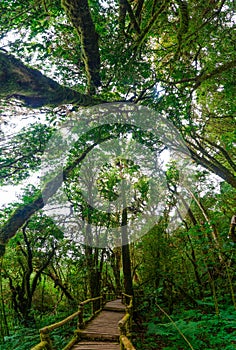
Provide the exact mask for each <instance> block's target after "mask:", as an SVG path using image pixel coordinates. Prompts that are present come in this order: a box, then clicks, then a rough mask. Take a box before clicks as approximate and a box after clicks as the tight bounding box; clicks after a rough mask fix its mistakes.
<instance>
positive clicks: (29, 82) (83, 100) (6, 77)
mask: <svg viewBox="0 0 236 350" xmlns="http://www.w3.org/2000/svg"><path fill="white" fill-rule="evenodd" d="M0 81H1V84H0V98H2V99H10V98H15V99H19V100H21V101H23V102H24V104H25V105H26V106H28V107H31V108H39V107H42V106H46V105H47V106H48V105H49V106H52V107H56V106H59V105H62V104H69V103H73V104H78V105H80V106H90V105H94V104H97V103H100V102H101V101H98V100H96V99H95V98H93V97H91V96H88V95H84V94H81V93H79V92H78V91H75V90H72V89H70V88H67V87H63V86H61V85H60V84H58V83H57V82H55V81H54V80H52V79H50V78H48V77H46V76H44V75H43V74H42V73H40V72H39V71H38V70H36V69H33V68H30V67H27V66H26V65H24V64H23V63H22V62H21V61H20V60H18V59H16V58H15V57H14V56H12V55H9V54H7V53H4V52H1V51H0Z"/></svg>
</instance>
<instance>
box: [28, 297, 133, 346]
mask: <svg viewBox="0 0 236 350" xmlns="http://www.w3.org/2000/svg"><path fill="white" fill-rule="evenodd" d="M109 299H110V297H109V296H108V295H105V296H99V297H96V298H92V299H88V300H85V301H83V302H81V303H80V304H79V309H78V311H76V312H75V313H73V314H72V315H70V316H68V317H67V318H65V319H64V320H62V321H60V322H57V323H54V324H52V325H49V326H46V327H44V328H42V329H40V331H39V332H40V339H41V341H40V343H38V344H37V345H36V346H34V347H33V348H31V350H54V347H53V344H52V340H51V338H50V332H52V331H53V330H55V329H57V328H60V327H62V326H64V325H65V324H67V323H68V322H71V321H72V320H74V319H76V318H77V320H78V321H77V329H76V330H75V332H74V337H73V338H72V339H71V341H70V342H69V343H68V344H67V345H66V346H65V347H64V348H63V349H62V350H69V349H72V348H73V346H74V345H75V344H77V343H78V341H79V340H78V339H79V335H80V334H81V332H82V330H84V329H85V328H86V325H87V323H88V322H89V321H91V320H92V319H94V318H95V317H96V316H97V315H98V314H99V313H100V312H101V311H102V310H103V308H104V306H105V304H106V303H107V301H108V300H109ZM113 300H114V298H113ZM121 301H122V303H123V304H124V306H125V315H124V316H123V318H122V319H121V320H120V321H119V322H118V325H117V327H118V328H119V332H120V336H119V341H120V350H135V348H134V346H133V345H132V343H131V341H130V340H129V337H131V328H132V318H133V297H132V296H129V295H127V294H124V293H123V294H122V298H121ZM89 304H90V305H91V316H90V317H89V318H87V319H86V318H85V316H84V308H85V306H87V305H89ZM108 304H109V303H108ZM116 322H117V321H116ZM57 350H58V349H57Z"/></svg>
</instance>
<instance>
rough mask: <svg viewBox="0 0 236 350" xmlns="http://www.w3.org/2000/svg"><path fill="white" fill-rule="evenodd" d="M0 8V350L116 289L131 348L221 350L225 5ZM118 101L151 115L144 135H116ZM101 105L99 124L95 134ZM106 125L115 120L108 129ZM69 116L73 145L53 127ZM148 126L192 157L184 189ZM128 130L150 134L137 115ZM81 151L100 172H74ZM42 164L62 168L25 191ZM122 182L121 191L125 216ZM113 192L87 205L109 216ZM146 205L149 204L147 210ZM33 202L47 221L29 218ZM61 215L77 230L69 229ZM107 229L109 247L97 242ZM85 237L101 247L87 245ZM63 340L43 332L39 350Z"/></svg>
mask: <svg viewBox="0 0 236 350" xmlns="http://www.w3.org/2000/svg"><path fill="white" fill-rule="evenodd" d="M0 12H1V19H0V144H1V149H0V186H1V192H0V196H1V197H4V198H3V199H4V201H5V200H6V198H5V197H6V196H5V194H6V193H7V192H6V191H9V188H10V191H14V190H15V188H17V186H18V185H20V186H21V187H23V188H24V189H23V190H22V191H21V194H20V195H19V196H18V198H17V199H16V200H13V202H12V203H11V200H9V201H8V204H3V206H2V208H1V212H0V224H1V227H0V257H1V261H0V270H1V277H0V337H1V344H0V349H13V348H14V349H17V350H21V349H25V350H26V349H29V348H30V347H31V346H33V345H34V344H35V343H36V342H37V341H35V339H36V338H35V334H36V333H37V331H36V329H38V328H40V327H42V326H44V325H46V324H50V323H52V322H54V321H56V320H59V319H61V318H62V317H64V316H65V313H64V312H63V310H65V309H66V310H68V312H67V314H69V313H72V312H73V311H74V310H75V308H76V305H77V304H78V302H79V301H81V300H84V299H86V298H87V297H90V296H92V297H93V296H97V295H99V294H100V293H102V292H107V291H109V292H114V293H117V294H119V293H120V292H121V290H124V291H126V292H127V293H131V294H133V293H134V294H135V295H136V300H137V310H136V313H135V315H134V316H135V321H136V335H135V337H134V342H135V345H136V347H137V349H145V348H146V349H155V350H156V349H157V348H159V349H166V350H167V349H185V348H186V349H189V348H191V349H219V348H224V349H228V350H231V349H233V348H235V346H236V339H235V336H234V334H235V330H236V323H235V316H236V315H235V309H236V298H235V290H236V273H235V262H236V256H235V244H236V221H235V223H234V222H233V223H231V218H232V217H233V216H234V215H235V214H236V212H235V207H236V162H235V156H236V154H235V144H236V128H235V125H236V123H235V104H234V96H235V40H234V35H233V34H234V33H233V26H234V19H235V14H234V4H233V2H232V1H230V0H208V1H203V0H199V1H196V0H173V1H170V0H161V1H156V0H108V1H101V0H100V1H99V0H89V1H88V0H81V1H77V0H62V1H59V0H24V1H20V0H2V1H1V2H0ZM111 103H113V104H111ZM120 103H123V105H122V106H127V109H129V108H141V107H142V108H144V107H145V108H148V110H150V111H153V112H154V114H153V115H155V118H154V119H153V125H151V127H152V131H153V130H154V131H158V132H157V135H154V133H153V132H150V128H149V129H148V130H146V131H144V128H143V129H142V128H141V127H139V126H138V127H137V126H136V125H135V118H134V117H133V124H132V123H129V124H126V125H122V124H121V123H120V119H119V120H118V112H117V111H116V110H118V108H117V106H120V105H119V104H120ZM110 105H111V106H115V107H114V108H113V107H112V108H113V109H112V110H110V112H109V113H110V115H109V113H108V119H106V120H107V122H106V123H104V125H99V126H97V124H96V120H99V118H101V115H99V113H100V112H101V111H103V112H104V111H106V109H109V107H107V106H110ZM92 106H98V107H97V109H96V107H95V108H91V107H92ZM129 106H135V107H129ZM125 108H126V107H125ZM125 108H124V109H122V113H123V114H125V113H127V115H130V114H131V115H132V112H130V111H131V109H130V110H129V112H127V111H126V110H125ZM86 113H87V114H86ZM104 113H105V112H104ZM116 113H117V114H116ZM122 113H121V114H122ZM84 115H86V118H85V119H83V116H84ZM114 115H115V116H117V122H116V123H114V122H113V123H110V124H109V121H110V120H109V118H110V117H111V118H114ZM76 118H77V119H79V122H80V124H76V123H75V124H73V125H72V126H70V128H71V129H70V131H71V130H72V131H73V132H72V134H73V136H74V135H75V134H76V133H78V134H80V137H79V139H78V140H77V141H76V142H74V144H73V142H72V141H73V140H70V139H69V138H68V139H66V140H65V139H63V138H60V136H59V135H58V134H57V130H58V129H59V130H60V128H61V127H62V126H64V125H68V124H66V123H71V121H73V122H74V121H75V120H76ZM96 118H97V119H96ZM163 120H165V123H166V125H171V127H170V128H169V129H168V128H167V130H168V133H171V132H170V130H171V131H173V133H176V135H178V137H179V138H180V139H181V142H182V144H183V145H184V146H183V147H182V151H183V159H184V160H185V157H186V155H187V157H188V158H189V159H190V160H191V161H190V162H191V172H190V174H189V182H188V183H187V182H185V183H184V186H183V182H182V183H181V173H180V168H183V167H185V163H184V161H183V163H181V162H179V160H178V159H174V160H173V159H172V160H170V161H169V159H167V160H165V161H164V160H163V159H165V158H168V152H167V153H166V149H167V148H168V147H167V145H166V144H165V142H164V141H163V140H165V138H166V139H167V138H168V137H167V135H166V133H165V129H161V126H160V125H161V124H162V123H163ZM143 121H144V123H143V124H142V125H143V126H144V125H147V126H148V125H149V124H148V123H149V120H148V117H147V118H146V119H145V118H143ZM145 123H146V124H145ZM159 128H160V129H159ZM82 130H86V132H85V133H84V134H82ZM160 130H162V131H160ZM72 134H71V135H72ZM160 135H161V136H162V137H160ZM156 136H158V137H156ZM178 137H176V138H178ZM71 139H73V137H71ZM50 140H53V142H54V144H53V147H54V148H51V149H50V151H51V153H50V152H49V153H47V152H48V148H50V147H51V146H50ZM113 140H118V143H117V144H116V148H117V149H119V148H122V147H121V144H122V142H123V143H126V145H129V146H130V147H131V148H132V147H133V144H134V142H137V143H138V144H139V145H140V147H137V155H136V157H135V156H134V157H133V158H132V159H126V158H125V156H124V155H123V156H122V157H121V156H120V157H118V156H117V154H116V155H115V156H114V157H113V159H110V158H109V159H108V158H106V157H107V154H108V153H109V152H110V155H111V154H112V153H111V149H109V152H108V151H107V150H106V149H103V148H102V146H103V144H106V142H110V141H113ZM124 140H125V141H124ZM171 141H173V145H172V146H173V147H174V146H175V145H176V144H175V138H173V139H172V140H171ZM70 142H72V146H73V147H71V149H70V153H69V156H68V158H66V157H64V152H65V149H67V148H68V145H69V144H70ZM142 147H146V148H147V149H148V150H151V152H153V153H152V154H154V152H155V155H159V156H160V157H161V161H162V162H163V164H164V165H163V168H162V169H161V170H160V165H159V168H158V171H160V174H162V175H161V176H162V177H160V183H157V184H155V186H154V187H152V193H151V194H150V193H149V192H150V191H149V190H150V186H151V184H152V181H151V180H152V176H151V175H153V173H152V172H154V170H153V169H154V168H152V169H151V170H152V172H151V171H150V169H149V172H147V173H146V174H143V172H142V168H141V167H140V166H139V165H137V164H136V160H137V159H138V157H139V158H140V159H143V158H145V157H146V158H145V161H143V163H145V164H148V163H150V158H149V157H150V156H148V157H147V156H146V155H145V154H144V153H143V154H142V149H143V148H142ZM138 148H140V149H141V151H140V150H138ZM94 149H95V150H96V151H100V157H101V160H102V162H101V164H102V166H101V168H100V169H98V165H100V163H99V162H98V161H97V162H95V163H94V164H95V165H94V166H91V161H90V162H89V158H88V155H89V154H90V153H92V151H94ZM134 149H135V148H134ZM138 151H139V152H140V155H139V153H138ZM135 152H136V151H135ZM48 154H49V157H48V158H49V160H50V161H48V162H47V163H45V155H48ZM96 154H97V153H96ZM133 154H134V151H133ZM64 158H65V159H64ZM86 160H88V161H87V163H86ZM83 161H84V162H83ZM82 162H83V166H84V169H86V170H83V171H84V173H85V176H84V177H82V176H81V168H82V165H81V164H82ZM42 164H44V167H45V168H47V169H49V170H51V169H54V167H56V166H59V167H60V168H61V169H62V170H61V172H60V173H59V174H55V173H54V172H53V171H51V172H49V173H50V174H49V175H46V176H45V177H43V184H42V183H41V185H40V184H39V183H38V171H39V169H41V168H40V167H41V165H42ZM45 164H47V165H46V166H45ZM86 166H87V168H86ZM47 169H46V170H47ZM32 174H34V177H33V180H32V177H30V176H31V175H32ZM35 177H36V178H37V180H35ZM27 179H28V181H29V183H26V182H25V180H27ZM190 180H191V181H190ZM161 182H162V183H161ZM92 183H96V185H97V189H98V192H99V193H100V197H99V199H98V197H94V193H93V192H92V190H91V188H92ZM128 183H129V184H131V186H132V188H133V189H134V191H133V192H132V194H131V195H130V197H131V201H130V205H129V206H128V207H125V204H126V200H127V198H128V192H129V190H128V188H129V187H128V185H127V184H128ZM163 183H164V184H165V186H166V188H165V191H163V190H162V187H161V186H162V185H163ZM189 183H191V186H190V185H188V184H189ZM5 186H11V187H5ZM181 186H182V188H181ZM183 187H184V188H183ZM60 188H63V190H64V192H63V195H62V194H61V192H60ZM85 188H86V190H87V194H86V196H85V195H84V191H85ZM180 189H181V190H180ZM90 190H91V191H90ZM161 191H162V192H161ZM120 193H121V196H120ZM163 193H164V194H163ZM161 194H162V196H161ZM63 196H66V200H67V207H66V209H67V211H66V212H65V213H64V212H63V210H62V208H63V205H64V204H63V203H64V202H63V201H64V200H65V197H63ZM119 196H120V199H121V202H119V204H118V206H117V207H118V211H116V212H115V213H111V212H110V211H109V210H107V212H106V213H105V212H102V211H99V210H98V209H97V207H96V205H98V204H99V201H102V200H104V201H107V203H109V205H108V206H109V208H112V207H113V206H114V203H115V201H117V199H118V198H119ZM94 198H95V199H94ZM150 198H151V199H152V204H153V203H155V204H156V206H155V205H152V206H149V207H148V205H147V203H148V201H149V200H150ZM153 198H154V199H153ZM159 202H161V203H162V212H161V213H159V212H158V208H159V207H158V205H159ZM180 203H181V205H180ZM46 204H48V205H49V209H50V210H51V211H52V212H53V215H47V214H48V213H47V212H46V213H45V211H43V209H44V207H45V205H46ZM122 205H123V207H122ZM179 205H180V207H181V208H184V209H185V210H184V211H181V210H179ZM124 207H125V208H124ZM50 210H49V212H50ZM157 212H158V215H157ZM74 213H76V215H77V217H78V218H79V220H77V221H76V222H75V223H74V222H72V224H68V222H69V221H68V217H70V215H72V214H74ZM145 215H146V216H149V217H150V216H153V217H154V218H156V220H155V224H154V225H152V227H148V230H147V231H148V232H147V234H146V235H144V236H142V235H137V237H138V238H137V240H136V241H134V240H132V242H129V240H128V231H127V229H126V226H127V225H128V223H129V222H132V221H133V222H135V219H134V218H138V219H139V218H145ZM142 220H144V219H140V221H139V222H140V223H141V221H142ZM58 223H60V225H59V226H58ZM70 223H71V221H70ZM91 223H93V224H94V223H95V224H96V229H95V231H92V228H91V225H90V224H91ZM101 227H103V229H102V228H101ZM114 227H115V228H116V229H117V231H118V232H119V234H120V236H119V237H118V238H117V242H122V244H121V246H120V244H117V245H116V246H115V247H114V246H111V245H109V244H108V243H110V241H109V239H107V237H109V235H107V232H108V231H109V230H110V229H111V228H114ZM139 229H140V226H139V225H137V226H136V230H137V231H139ZM119 230H120V231H119ZM99 235H100V236H101V235H104V237H105V241H106V244H105V245H104V244H103V245H101V244H98V243H97V244H94V241H95V240H96V239H97V237H99ZM141 236H142V237H141ZM97 242H98V241H97ZM140 295H141V297H140ZM69 333H70V330H67V329H65V330H64V331H63V334H62V333H60V334H57V333H55V336H54V342H55V343H54V346H55V347H57V346H58V345H57V344H60V343H62V341H63V344H64V341H66V340H67V338H68V336H69ZM26 334H27V335H26ZM62 337H63V340H62Z"/></svg>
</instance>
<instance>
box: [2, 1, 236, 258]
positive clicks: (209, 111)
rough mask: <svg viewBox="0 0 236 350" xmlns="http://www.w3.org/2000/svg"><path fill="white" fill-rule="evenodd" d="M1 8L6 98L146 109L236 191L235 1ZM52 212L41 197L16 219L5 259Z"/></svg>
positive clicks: (7, 229)
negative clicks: (32, 222) (28, 225)
mask: <svg viewBox="0 0 236 350" xmlns="http://www.w3.org/2000/svg"><path fill="white" fill-rule="evenodd" d="M0 11H1V14H2V16H1V38H2V41H1V43H2V49H1V52H0V79H1V85H0V96H1V98H2V99H5V100H9V99H12V98H14V99H18V100H20V101H22V102H23V103H24V104H25V105H27V106H29V107H31V108H32V107H33V108H39V107H42V106H53V107H55V106H59V105H60V104H68V103H69V104H73V106H74V109H76V108H78V106H88V105H89V106H91V105H93V104H96V103H99V101H106V102H113V101H120V100H123V101H129V102H133V103H136V104H145V105H147V106H149V107H150V108H153V109H155V110H157V111H159V112H160V113H164V114H165V115H166V118H167V119H168V120H170V121H171V122H172V123H173V124H174V125H175V127H176V128H177V129H178V130H179V132H180V133H181V135H182V136H183V138H184V140H185V142H186V146H187V148H188V149H189V152H190V154H191V156H192V158H193V160H194V161H195V162H196V163H198V164H200V165H202V166H203V167H205V168H207V169H208V170H210V171H211V172H213V173H215V174H217V175H218V176H220V177H221V178H222V179H224V180H225V181H226V182H228V183H229V184H230V185H231V186H233V187H236V179H235V147H234V144H235V132H234V129H235V119H234V106H233V96H234V90H233V89H234V80H235V79H234V72H235V70H234V69H235V56H234V40H233V34H232V33H233V15H234V11H233V4H232V2H231V1H229V0H217V1H208V2H207V3H206V2H205V1H203V0H200V1H195V0H189V1H182V0H176V1H168V0H162V1H160V2H157V1H155V0H153V1H145V0H144V1H133V2H129V1H124V0H120V1H114V2H110V3H109V4H105V3H99V2H98V1H97V0H92V1H90V2H88V1H86V0H83V1H80V2H78V1H74V0H65V1H62V3H60V2H59V1H58V0H55V1H41V0H39V1H35V0H27V1H24V2H23V3H22V2H21V1H19V0H17V1H13V0H5V1H2V2H1V4H0ZM31 67H34V68H31ZM39 71H40V72H39ZM91 95H93V96H91ZM219 129H220V130H221V135H219V133H218V130H219ZM90 150H91V147H90V146H89V147H88V149H87V150H86V151H85V150H84V153H83V154H81V156H80V157H79V158H78V160H77V162H79V161H80V160H81V159H83V158H84V157H85V156H86V154H87V153H88V152H89V151H90ZM35 152H36V153H37V152H39V153H40V152H42V150H35ZM81 157H82V158H81ZM17 171H18V170H17V169H16V173H17ZM19 171H21V172H22V167H20V170H19ZM70 171H71V167H70V169H65V178H66V177H67V176H68V175H69V172H70ZM54 183H55V182H54ZM46 187H47V188H49V187H50V191H48V192H47V193H48V195H49V196H50V195H51V194H53V193H54V192H55V191H56V190H57V188H55V187H53V186H52V183H50V182H49V183H48V184H47V186H46ZM43 205H44V203H43V200H42V193H37V194H36V195H35V196H34V197H32V200H31V203H27V204H24V205H22V206H20V207H19V208H18V209H17V210H16V211H15V212H14V213H13V214H12V216H11V217H9V219H8V220H7V221H6V223H5V224H4V226H3V227H2V229H1V231H0V240H1V241H0V244H1V254H2V252H3V251H4V248H3V247H4V245H5V243H6V242H7V240H8V239H9V238H10V237H11V236H13V235H14V234H15V232H16V231H17V229H19V228H20V227H22V225H24V223H25V222H26V220H28V219H29V217H30V216H31V215H32V214H33V213H34V212H35V211H37V210H39V209H40V208H42V206H43Z"/></svg>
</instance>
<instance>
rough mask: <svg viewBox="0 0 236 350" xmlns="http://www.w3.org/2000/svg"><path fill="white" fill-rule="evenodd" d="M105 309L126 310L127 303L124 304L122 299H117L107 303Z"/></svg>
mask: <svg viewBox="0 0 236 350" xmlns="http://www.w3.org/2000/svg"><path fill="white" fill-rule="evenodd" d="M103 310H107V311H108V310H109V311H118V312H125V305H124V304H122V302H121V299H117V300H113V301H109V302H108V303H106V305H105V306H104V308H103Z"/></svg>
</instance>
